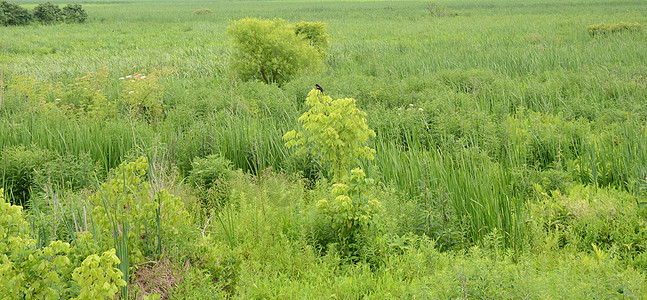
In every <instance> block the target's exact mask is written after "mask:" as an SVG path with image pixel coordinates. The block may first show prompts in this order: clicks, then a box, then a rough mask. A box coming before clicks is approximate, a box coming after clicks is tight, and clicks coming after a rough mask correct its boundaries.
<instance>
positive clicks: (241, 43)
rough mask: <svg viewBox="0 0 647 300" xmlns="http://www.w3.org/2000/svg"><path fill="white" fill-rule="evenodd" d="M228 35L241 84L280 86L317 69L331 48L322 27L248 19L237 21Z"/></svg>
mask: <svg viewBox="0 0 647 300" xmlns="http://www.w3.org/2000/svg"><path fill="white" fill-rule="evenodd" d="M227 34H228V35H229V36H231V38H232V44H233V47H234V51H233V53H232V55H231V57H230V65H231V68H232V71H233V73H234V74H236V76H237V77H238V78H240V79H242V80H261V81H263V82H265V83H277V84H281V83H283V82H285V81H287V80H289V79H290V78H291V77H292V76H294V75H295V74H298V73H302V72H306V71H314V70H316V69H318V68H319V67H320V66H321V63H322V61H323V58H324V57H325V55H326V54H325V50H326V48H327V47H328V45H329V36H328V34H327V33H326V29H325V24H323V23H311V22H301V23H297V24H289V23H288V22H287V21H285V20H283V19H274V20H263V19H257V18H245V19H241V20H237V21H234V22H233V23H232V24H231V25H230V26H229V27H228V28H227Z"/></svg>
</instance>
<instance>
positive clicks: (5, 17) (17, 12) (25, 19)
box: [0, 1, 32, 26]
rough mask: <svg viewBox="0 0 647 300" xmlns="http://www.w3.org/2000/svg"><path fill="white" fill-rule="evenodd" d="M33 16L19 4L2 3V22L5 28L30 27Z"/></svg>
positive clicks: (0, 4)
mask: <svg viewBox="0 0 647 300" xmlns="http://www.w3.org/2000/svg"><path fill="white" fill-rule="evenodd" d="M31 20H32V15H31V13H29V11H28V10H27V9H25V8H22V7H21V6H20V5H18V4H14V3H9V2H7V1H2V2H0V21H2V23H1V24H2V25H4V26H20V25H29V23H31Z"/></svg>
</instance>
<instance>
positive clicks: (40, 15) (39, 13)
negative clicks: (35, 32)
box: [32, 2, 63, 25]
mask: <svg viewBox="0 0 647 300" xmlns="http://www.w3.org/2000/svg"><path fill="white" fill-rule="evenodd" d="M32 14H33V16H34V19H36V21H38V22H40V23H41V24H47V25H51V24H56V23H59V22H61V21H63V12H62V11H61V8H60V7H58V5H57V4H52V3H51V2H45V3H41V4H38V5H37V6H36V7H35V8H34V11H33V12H32Z"/></svg>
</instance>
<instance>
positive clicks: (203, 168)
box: [187, 154, 233, 189]
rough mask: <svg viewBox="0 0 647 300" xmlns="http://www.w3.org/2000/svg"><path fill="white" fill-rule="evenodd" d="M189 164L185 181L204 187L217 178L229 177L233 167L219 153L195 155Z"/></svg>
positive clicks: (209, 185)
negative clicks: (200, 156)
mask: <svg viewBox="0 0 647 300" xmlns="http://www.w3.org/2000/svg"><path fill="white" fill-rule="evenodd" d="M191 166H192V169H191V173H189V176H188V177H187V182H188V183H190V184H192V185H193V186H195V187H198V188H206V189H208V188H210V187H211V186H213V184H214V183H215V182H216V181H217V180H219V179H225V180H226V179H229V178H230V177H231V172H232V169H233V165H232V163H231V161H229V160H228V159H226V158H224V157H222V156H220V155H219V154H211V155H209V156H207V157H205V158H197V157H196V158H195V159H194V160H193V162H192V163H191Z"/></svg>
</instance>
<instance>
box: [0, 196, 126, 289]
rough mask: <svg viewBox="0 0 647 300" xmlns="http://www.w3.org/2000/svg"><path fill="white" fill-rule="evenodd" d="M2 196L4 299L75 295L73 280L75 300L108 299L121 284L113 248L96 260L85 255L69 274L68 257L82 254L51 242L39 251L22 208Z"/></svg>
mask: <svg viewBox="0 0 647 300" xmlns="http://www.w3.org/2000/svg"><path fill="white" fill-rule="evenodd" d="M2 195H3V190H2V189H0V281H1V282H2V284H1V285H0V294H2V295H3V297H4V298H7V299H64V298H65V299H67V298H70V296H73V295H74V294H75V291H74V289H73V287H72V279H74V280H75V282H76V284H77V286H79V287H80V292H79V293H78V297H79V298H78V299H97V298H96V297H97V296H106V297H107V298H108V299H112V298H113V297H114V295H115V294H116V292H117V287H118V286H123V285H125V282H123V280H120V278H119V277H120V276H121V272H120V271H119V270H118V269H115V268H114V266H115V265H116V264H118V262H119V260H118V259H117V257H116V256H115V250H114V249H111V250H109V251H106V252H105V253H104V254H103V255H102V256H101V258H100V259H99V257H98V256H97V255H90V256H88V257H87V258H86V259H85V261H84V262H83V263H82V265H81V266H80V267H78V268H76V269H74V271H73V270H72V268H73V267H74V265H73V263H74V262H73V261H72V260H70V257H73V256H74V255H83V254H82V253H84V252H86V251H83V250H80V249H79V248H77V247H76V246H71V245H70V244H68V243H65V242H62V241H52V242H51V243H49V245H48V246H47V247H44V248H42V249H41V248H39V247H37V245H36V244H37V241H36V240H35V239H33V238H31V237H30V236H29V233H30V229H29V224H28V223H27V222H26V221H25V219H24V218H23V214H22V209H21V208H20V207H19V206H13V205H10V204H9V203H6V202H5V201H4V199H3V196H2ZM88 235H89V233H87V232H86V237H87V236H88ZM89 236H90V239H91V235H89ZM93 296H94V297H93Z"/></svg>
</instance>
